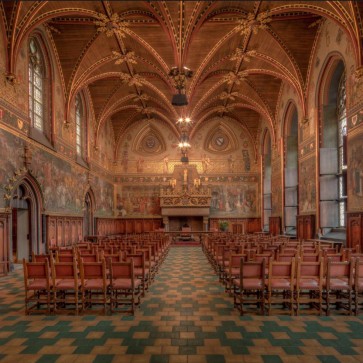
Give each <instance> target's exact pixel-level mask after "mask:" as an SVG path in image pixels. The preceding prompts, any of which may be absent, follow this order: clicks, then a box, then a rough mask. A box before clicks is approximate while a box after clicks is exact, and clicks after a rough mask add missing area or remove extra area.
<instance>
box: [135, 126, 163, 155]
mask: <svg viewBox="0 0 363 363" xmlns="http://www.w3.org/2000/svg"><path fill="white" fill-rule="evenodd" d="M145 121H150V120H145ZM132 149H133V150H134V151H135V152H136V153H138V154H141V155H157V154H161V153H163V152H164V151H165V150H166V144H165V141H164V139H163V136H162V134H161V133H160V131H158V130H157V129H156V128H155V127H153V126H151V125H150V123H148V124H146V125H145V126H144V127H142V129H141V130H140V131H139V133H138V134H137V135H136V136H135V138H134V141H133V145H132Z"/></svg>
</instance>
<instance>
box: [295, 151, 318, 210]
mask: <svg viewBox="0 0 363 363" xmlns="http://www.w3.org/2000/svg"><path fill="white" fill-rule="evenodd" d="M299 179H300V187H299V201H300V213H310V212H315V210H316V204H315V203H316V182H315V158H314V157H311V158H309V159H307V160H304V161H302V162H301V163H300V175H299Z"/></svg>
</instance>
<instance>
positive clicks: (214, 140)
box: [204, 120, 238, 154]
mask: <svg viewBox="0 0 363 363" xmlns="http://www.w3.org/2000/svg"><path fill="white" fill-rule="evenodd" d="M237 148H238V140H237V138H236V136H235V134H234V132H233V129H232V128H231V127H230V126H229V125H228V122H227V120H225V121H221V122H219V123H218V124H217V125H216V126H214V127H213V129H212V131H211V132H209V134H207V136H206V138H205V144H204V149H205V150H206V151H209V152H211V153H216V154H221V153H222V154H228V153H231V152H234V151H236V150H237Z"/></svg>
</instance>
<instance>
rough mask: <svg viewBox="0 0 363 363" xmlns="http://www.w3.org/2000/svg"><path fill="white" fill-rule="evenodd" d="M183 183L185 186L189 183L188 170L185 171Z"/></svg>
mask: <svg viewBox="0 0 363 363" xmlns="http://www.w3.org/2000/svg"><path fill="white" fill-rule="evenodd" d="M183 182H184V184H187V182H188V169H184V170H183Z"/></svg>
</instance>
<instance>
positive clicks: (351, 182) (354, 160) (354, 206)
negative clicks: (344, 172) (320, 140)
mask: <svg viewBox="0 0 363 363" xmlns="http://www.w3.org/2000/svg"><path fill="white" fill-rule="evenodd" d="M348 208H349V210H350V211H362V210H363V129H362V131H361V133H360V134H357V135H354V136H353V137H349V139H348Z"/></svg>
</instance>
